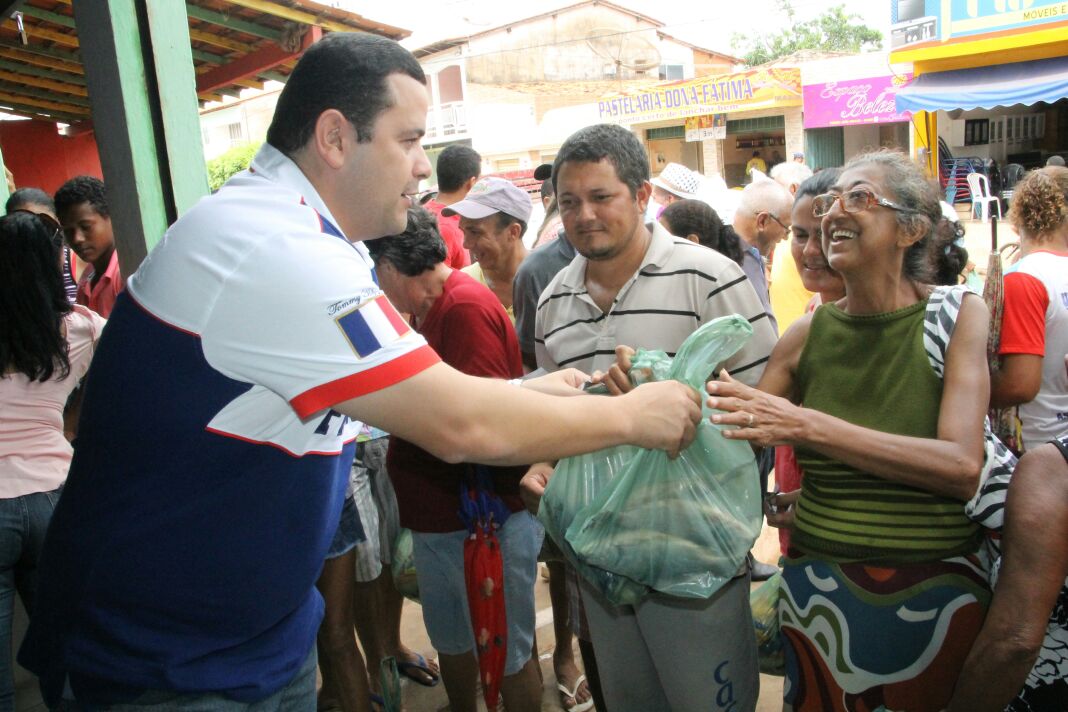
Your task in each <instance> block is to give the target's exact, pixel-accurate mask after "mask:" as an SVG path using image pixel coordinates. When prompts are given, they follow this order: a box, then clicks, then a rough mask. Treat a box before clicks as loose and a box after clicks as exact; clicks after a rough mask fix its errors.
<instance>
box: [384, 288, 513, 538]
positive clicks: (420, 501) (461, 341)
mask: <svg viewBox="0 0 1068 712" xmlns="http://www.w3.org/2000/svg"><path fill="white" fill-rule="evenodd" d="M418 330H419V332H420V333H421V334H422V335H423V336H424V337H425V338H426V340H427V343H428V344H430V346H431V347H433V349H434V350H435V351H437V353H438V355H439V356H441V360H442V361H444V362H445V363H447V364H449V365H450V366H452V367H453V368H455V369H456V370H458V371H462V372H463V373H466V374H469V375H472V376H486V377H489V378H505V379H506V378H518V377H520V376H522V375H523V362H522V360H521V359H520V356H519V341H518V339H517V338H516V335H515V329H514V328H513V327H512V322H511V320H510V319H509V318H508V315H507V314H505V312H504V307H502V306H501V302H500V301H499V300H498V299H497V297H496V296H495V295H494V294H493V292H491V291H490V290H489V288H488V287H486V286H484V285H482V284H479V283H478V282H476V281H475V280H474V279H472V278H471V277H469V276H468V275H466V274H464V273H463V272H459V271H455V272H453V273H452V274H451V275H450V276H449V278H448V280H446V282H445V291H444V292H443V293H442V295H441V296H440V297H438V300H437V301H436V302H434V306H432V307H431V308H430V311H429V312H428V313H427V315H426V318H425V319H424V320H423V323H422V324H421V325H419V326H418ZM412 407H418V404H414V403H413V404H412ZM467 468H468V466H467V465H463V464H459V465H453V464H450V463H447V462H445V461H444V460H439V459H438V458H436V457H434V456H433V455H431V454H430V453H428V452H427V451H426V450H423V449H422V448H420V447H418V446H416V445H414V444H412V443H410V442H408V441H406V440H403V439H401V438H398V437H397V436H396V435H394V436H392V437H391V438H390V442H389V454H388V455H387V456H386V469H387V471H388V472H389V476H390V479H391V480H392V481H393V488H394V489H395V490H396V492H397V505H398V508H399V509H400V524H401V526H402V527H407V528H408V529H411V530H412V531H416V532H439V533H440V532H454V531H459V530H461V529H463V528H464V525H463V522H462V521H461V520H460V517H459V515H458V514H457V512H459V511H460V487H461V485H462V484H463V483H464V475H465V473H466V472H467ZM526 470H527V468H526V467H491V468H490V472H491V473H492V474H493V483H494V487H495V488H496V492H497V494H498V495H499V496H500V497H501V499H502V500H503V501H504V503H505V505H507V507H508V509H509V510H511V511H513V512H518V511H520V510H522V509H523V501H522V500H521V499H520V497H519V479H520V478H521V477H522V476H523V474H524V473H525V472H526Z"/></svg>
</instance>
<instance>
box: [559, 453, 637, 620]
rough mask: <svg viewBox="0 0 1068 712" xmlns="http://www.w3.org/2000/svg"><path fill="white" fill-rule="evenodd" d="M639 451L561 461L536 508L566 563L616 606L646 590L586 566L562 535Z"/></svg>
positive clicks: (624, 579)
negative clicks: (576, 516)
mask: <svg viewBox="0 0 1068 712" xmlns="http://www.w3.org/2000/svg"><path fill="white" fill-rule="evenodd" d="M639 452H641V450H640V449H639V448H636V447H633V446H631V445H622V446H619V447H614V448H609V449H607V450H600V451H598V452H594V453H590V454H587V455H578V456H576V457H569V458H565V459H563V460H561V461H560V462H559V463H558V464H557V466H556V470H555V471H554V472H553V476H552V479H550V480H549V485H548V486H547V487H546V488H545V494H544V495H543V496H542V499H541V504H540V505H539V507H538V519H539V520H541V523H542V525H543V526H544V527H545V533H546V534H547V535H548V536H549V538H550V539H551V540H552V541H553V542H554V543H555V544H556V545H557V547H558V548H559V550H560V552H561V553H562V554H563V556H564V559H565V560H566V561H567V563H569V564H570V565H571V566H573V567H574V568H575V569H577V570H578V572H579V574H580V575H581V576H582V577H583V578H585V579H586V580H588V581H590V582H591V583H593V585H594V586H595V587H596V588H597V590H599V591H600V592H601V593H602V594H604V596H605V597H606V598H608V600H609V601H611V602H612V603H615V604H616V605H624V604H633V603H637V602H638V601H640V600H641V599H642V598H644V597H645V594H646V593H647V592H648V590H649V589H648V587H646V586H642V585H641V584H639V583H636V582H634V581H630V580H628V579H627V578H626V577H624V576H619V575H617V574H613V573H611V572H609V571H605V570H603V569H598V568H597V567H594V566H589V565H588V564H586V562H584V561H582V560H581V559H580V558H579V557H577V556H576V555H575V552H574V550H573V549H572V548H571V544H569V543H568V542H567V539H565V538H564V533H565V532H566V531H567V528H568V527H569V526H570V525H571V522H572V520H574V518H575V515H576V514H578V513H579V512H580V511H581V510H582V509H583V508H585V507H586V505H588V504H589V503H590V502H591V501H592V500H593V498H594V497H595V496H596V495H597V493H598V492H600V491H601V489H603V488H604V486H605V485H606V484H607V483H608V482H609V481H611V480H612V478H613V477H615V476H616V475H617V474H619V473H620V472H622V471H623V468H624V467H626V465H627V463H629V462H630V461H631V460H632V459H634V457H635V456H637V454H638V453H639Z"/></svg>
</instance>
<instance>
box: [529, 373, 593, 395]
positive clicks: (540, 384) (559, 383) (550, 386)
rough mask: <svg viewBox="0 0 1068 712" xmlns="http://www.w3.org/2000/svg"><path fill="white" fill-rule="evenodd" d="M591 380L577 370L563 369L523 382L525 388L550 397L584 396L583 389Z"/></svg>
mask: <svg viewBox="0 0 1068 712" xmlns="http://www.w3.org/2000/svg"><path fill="white" fill-rule="evenodd" d="M589 380H590V377H589V376H587V375H586V374H585V373H583V372H582V371H580V370H578V369H577V368H562V369H560V370H559V371H553V372H552V373H547V374H545V375H544V376H538V377H537V378H531V379H528V380H526V381H523V388H529V389H530V390H532V391H538V392H539V393H545V394H547V395H550V396H577V395H582V387H583V386H584V385H586V383H587V382H588V381H589Z"/></svg>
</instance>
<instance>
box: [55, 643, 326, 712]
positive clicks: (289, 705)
mask: <svg viewBox="0 0 1068 712" xmlns="http://www.w3.org/2000/svg"><path fill="white" fill-rule="evenodd" d="M317 662H318V658H317V657H316V653H315V646H314V645H313V646H312V649H311V652H310V653H308V657H307V658H305V660H304V664H303V665H301V666H300V670H298V671H297V674H296V675H294V676H293V679H292V680H291V681H290V683H289V684H288V685H286V686H285V687H283V688H282V689H281V690H279V691H278V692H276V693H274V694H273V695H271V696H270V697H268V698H266V699H263V700H260V701H259V702H251V703H246V702H237V701H235V700H231V699H230V698H228V697H223V696H222V695H218V694H213V693H202V694H198V693H192V694H183V693H178V692H167V691H163V690H158V691H153V690H150V691H148V692H146V693H144V694H143V695H141V696H140V697H138V698H136V699H134V700H133V701H131V702H126V703H122V704H115V705H106V706H99V705H85V704H81V703H79V702H76V701H75V700H70V699H63V700H60V702H59V704H58V705H56V706H55V707H53V708H52V712H315V671H316V669H317Z"/></svg>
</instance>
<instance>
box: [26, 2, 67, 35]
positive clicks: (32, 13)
mask: <svg viewBox="0 0 1068 712" xmlns="http://www.w3.org/2000/svg"><path fill="white" fill-rule="evenodd" d="M22 14H23V15H25V16H26V17H33V18H36V19H38V20H44V21H46V22H51V23H52V24H53V25H61V26H63V27H68V28H70V29H72V30H73V29H74V18H73V17H71V16H70V15H64V14H63V13H60V12H49V11H48V10H44V9H42V8H39V7H34V6H33V5H23V6H22Z"/></svg>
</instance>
